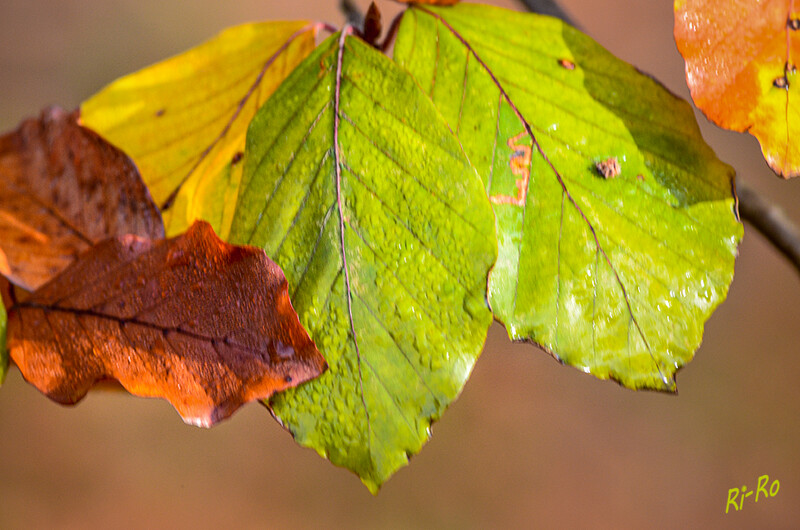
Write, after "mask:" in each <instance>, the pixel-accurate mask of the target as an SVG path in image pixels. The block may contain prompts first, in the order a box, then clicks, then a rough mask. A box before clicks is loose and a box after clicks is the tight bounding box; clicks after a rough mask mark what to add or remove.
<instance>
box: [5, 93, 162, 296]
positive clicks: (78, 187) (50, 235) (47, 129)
mask: <svg viewBox="0 0 800 530" xmlns="http://www.w3.org/2000/svg"><path fill="white" fill-rule="evenodd" d="M122 234H136V235H139V236H143V237H150V238H159V237H163V236H164V228H163V226H162V224H161V216H160V214H159V213H158V209H157V208H156V206H155V204H154V203H153V201H152V199H151V198H150V194H149V193H148V191H147V189H146V188H145V186H144V184H143V183H142V181H141V178H140V177H139V174H138V172H137V171H136V167H135V166H134V165H133V164H132V163H131V161H130V159H128V157H127V156H125V154H124V153H122V152H120V151H119V150H118V149H116V148H114V147H113V146H111V145H110V144H108V143H107V142H105V141H104V140H103V139H102V138H100V137H99V136H97V135H96V134H95V133H93V132H92V131H90V130H88V129H85V128H83V127H81V126H80V125H78V124H77V122H76V119H75V116H74V114H70V113H67V112H65V111H64V110H62V109H59V108H56V107H52V108H49V109H46V110H44V111H43V112H42V115H41V117H40V118H39V119H33V118H32V119H28V120H25V121H24V122H23V123H22V124H21V125H20V126H19V128H18V129H17V130H15V131H13V132H10V133H8V134H6V135H4V136H2V137H0V274H2V275H4V276H6V277H7V278H8V279H9V280H10V281H12V282H13V283H15V284H17V285H19V286H21V287H23V288H25V289H27V290H33V289H36V288H37V287H39V286H41V285H43V284H44V283H46V282H47V281H48V280H49V279H50V278H52V277H53V276H55V275H56V274H57V273H58V272H59V271H61V270H63V269H64V268H65V267H66V266H67V265H69V264H70V263H72V261H73V260H74V259H75V258H76V256H77V255H78V254H80V253H81V252H83V251H85V250H87V249H88V248H89V247H90V246H91V245H92V244H94V243H97V242H99V241H101V240H103V239H106V238H107V237H111V236H114V235H122Z"/></svg>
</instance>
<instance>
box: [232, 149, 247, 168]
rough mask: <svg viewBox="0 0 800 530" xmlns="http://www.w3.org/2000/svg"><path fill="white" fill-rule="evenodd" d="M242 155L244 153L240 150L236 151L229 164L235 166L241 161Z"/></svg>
mask: <svg viewBox="0 0 800 530" xmlns="http://www.w3.org/2000/svg"><path fill="white" fill-rule="evenodd" d="M243 156H244V153H242V152H241V151H236V154H234V155H233V158H231V165H233V166H235V165H236V164H238V163H239V162H241V161H242V157H243Z"/></svg>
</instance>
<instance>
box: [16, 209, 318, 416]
mask: <svg viewBox="0 0 800 530" xmlns="http://www.w3.org/2000/svg"><path fill="white" fill-rule="evenodd" d="M8 349H9V352H10V355H11V358H12V359H13V360H14V362H15V363H16V365H17V366H18V367H19V369H20V371H21V372H22V375H23V377H25V379H26V380H27V381H29V382H30V383H31V384H33V385H34V386H36V387H37V388H38V389H39V390H40V391H41V392H43V393H44V394H45V395H47V396H48V397H49V398H51V399H53V400H55V401H57V402H59V403H64V404H71V403H75V402H77V401H78V400H80V399H81V398H83V396H84V395H85V394H86V393H87V392H88V390H89V389H90V387H91V386H92V385H93V384H95V383H96V382H98V381H102V380H105V379H115V380H118V381H119V382H120V383H121V384H122V386H124V387H125V388H126V389H127V390H128V391H129V392H131V393H132V394H135V395H139V396H158V397H163V398H165V399H167V400H168V401H169V402H170V403H171V404H172V405H173V406H174V407H175V408H176V409H177V411H178V413H179V414H180V415H181V416H182V417H183V419H184V421H186V422H187V423H191V424H195V425H199V426H210V425H212V424H214V423H216V422H218V421H220V420H222V419H224V418H227V417H228V416H230V415H231V414H232V413H233V412H234V411H235V410H236V409H237V408H238V407H239V406H240V405H242V404H243V403H246V402H248V401H252V400H254V399H264V398H267V397H269V396H271V395H272V394H273V393H274V392H279V391H281V390H284V389H286V388H289V387H292V386H295V385H298V384H300V383H302V382H304V381H307V380H308V379H311V378H313V377H316V376H317V375H319V374H320V372H321V371H322V370H324V368H325V361H324V360H323V358H322V357H321V355H320V354H319V352H318V351H317V349H316V347H315V346H314V343H313V342H312V341H311V339H310V338H309V337H308V334H307V333H306V332H305V330H304V329H303V328H302V326H300V323H299V322H298V319H297V315H296V313H295V312H294V310H293V309H292V305H291V303H290V301H289V297H288V294H287V290H286V280H285V278H284V276H283V274H282V272H281V271H280V269H279V268H278V266H277V265H275V264H274V263H273V262H272V261H270V260H269V259H268V258H267V257H266V255H265V254H264V252H263V251H261V250H260V249H255V248H252V247H236V246H233V245H228V244H227V243H225V242H223V241H221V240H220V239H218V238H217V237H216V236H215V235H214V233H213V231H212V229H211V227H210V225H208V224H207V223H203V222H198V223H196V224H195V225H193V226H192V227H191V228H190V229H189V231H188V232H187V233H186V234H184V235H182V236H179V237H176V238H173V239H168V240H164V239H162V240H159V241H151V240H147V239H143V238H139V237H136V236H130V235H128V236H121V237H117V238H113V239H109V240H106V241H104V242H102V243H100V244H98V245H97V246H95V247H93V248H92V249H91V250H90V251H89V252H87V253H86V254H84V255H83V256H82V257H81V258H80V259H79V260H78V261H77V262H75V263H74V264H73V265H71V266H70V267H69V268H68V269H67V270H65V271H64V272H63V273H62V274H60V275H59V276H58V277H56V278H55V279H54V280H53V281H51V282H50V283H48V284H46V285H45V286H44V287H42V288H40V289H39V290H37V291H36V292H34V293H33V294H32V295H31V296H30V297H28V298H25V299H23V300H21V301H18V302H16V303H15V304H14V305H12V306H11V307H10V308H9V310H8Z"/></svg>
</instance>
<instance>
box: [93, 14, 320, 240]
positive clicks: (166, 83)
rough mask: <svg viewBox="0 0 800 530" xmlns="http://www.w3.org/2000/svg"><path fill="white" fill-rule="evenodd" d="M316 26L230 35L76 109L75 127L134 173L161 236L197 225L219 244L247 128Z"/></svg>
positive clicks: (306, 49) (251, 27)
mask: <svg viewBox="0 0 800 530" xmlns="http://www.w3.org/2000/svg"><path fill="white" fill-rule="evenodd" d="M320 27H321V26H320V25H317V24H313V23H309V22H304V21H297V22H262V23H254V24H244V25H241V26H236V27H232V28H229V29H227V30H225V31H223V32H222V33H220V34H219V35H217V36H216V37H214V38H213V39H211V40H209V41H207V42H205V43H203V44H201V45H199V46H197V47H195V48H192V49H190V50H188V51H186V52H184V53H182V54H180V55H177V56H175V57H172V58H170V59H167V60H165V61H162V62H160V63H157V64H155V65H152V66H149V67H147V68H144V69H142V70H140V71H138V72H136V73H133V74H130V75H128V76H125V77H122V78H120V79H118V80H117V81H115V82H113V83H111V84H110V85H109V86H107V87H106V88H104V89H103V90H101V91H100V92H99V93H97V94H96V95H94V96H92V97H91V98H90V99H88V100H87V101H85V102H84V103H83V104H82V106H81V120H82V123H83V124H84V125H85V126H87V127H89V128H91V129H94V130H95V131H96V132H98V133H99V134H100V135H102V136H103V137H105V138H106V139H107V140H108V141H110V142H111V143H113V144H114V145H116V146H117V147H119V148H120V149H122V150H123V151H125V153H127V154H128V156H130V157H131V158H132V159H133V161H134V162H135V163H136V165H137V166H138V168H139V171H140V172H141V174H142V177H143V178H144V181H145V183H146V184H147V185H148V187H149V188H150V193H151V194H152V196H153V198H154V200H155V201H156V203H157V204H158V205H159V207H160V208H161V209H162V212H163V217H164V225H165V229H166V232H167V236H170V235H175V234H179V233H181V232H184V231H185V230H186V229H187V228H188V227H189V226H190V225H191V224H192V222H193V221H194V220H195V219H203V220H206V221H208V222H209V223H211V225H212V226H213V227H214V229H215V231H216V232H217V233H219V234H220V236H221V237H223V238H225V237H226V235H227V233H228V231H229V229H230V223H231V219H232V216H233V208H234V206H235V202H236V197H237V195H238V189H239V182H240V180H241V168H242V164H241V161H242V160H241V159H242V156H243V151H244V143H245V134H246V132H247V127H248V125H249V124H250V120H251V119H252V118H253V116H254V115H255V113H256V111H257V110H258V108H259V107H261V105H262V104H263V103H264V102H265V101H266V100H267V99H268V98H269V96H270V95H271V94H272V93H273V92H274V91H275V89H276V88H277V87H278V86H279V85H280V84H281V82H283V80H284V79H285V78H286V76H287V75H289V73H291V71H292V70H293V69H294V67H295V66H296V65H297V64H298V63H299V62H300V61H302V60H303V59H304V58H305V57H306V56H307V55H308V54H309V53H311V50H313V49H314V44H315V37H316V33H317V31H318V29H319V28H320Z"/></svg>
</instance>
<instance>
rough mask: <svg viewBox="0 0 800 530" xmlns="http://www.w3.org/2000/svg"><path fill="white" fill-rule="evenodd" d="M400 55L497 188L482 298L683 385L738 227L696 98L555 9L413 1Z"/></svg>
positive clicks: (574, 361)
mask: <svg viewBox="0 0 800 530" xmlns="http://www.w3.org/2000/svg"><path fill="white" fill-rule="evenodd" d="M395 58H396V60H397V61H398V63H399V64H400V65H401V66H403V67H404V68H406V69H408V70H409V71H410V72H411V73H412V75H414V76H415V78H416V79H417V81H418V82H419V84H420V85H421V86H422V87H423V89H424V90H426V91H427V92H428V93H429V94H430V97H431V98H432V99H433V101H434V103H435V104H436V105H437V107H438V108H439V110H440V111H441V112H442V114H443V115H444V116H445V118H446V120H447V121H448V123H449V124H450V126H451V128H452V129H453V130H454V131H456V132H457V133H458V136H459V138H460V140H461V142H462V144H463V146H464V148H465V150H466V152H467V154H468V156H469V158H470V160H471V161H472V163H473V164H474V165H475V166H476V167H477V168H478V171H479V173H480V174H481V175H482V177H483V179H484V182H485V185H486V189H487V192H488V193H489V195H490V197H491V199H492V201H493V202H494V210H495V213H496V215H497V229H498V239H499V247H500V251H499V257H498V262H497V265H496V266H495V268H494V269H493V271H492V274H491V278H490V283H489V293H490V298H489V301H490V304H491V306H492V308H493V310H494V314H495V316H496V317H497V318H498V319H499V320H500V321H502V322H503V323H504V324H505V325H506V327H507V329H508V333H509V335H510V337H511V338H513V339H515V340H530V341H534V342H536V343H538V344H539V345H541V346H542V347H543V348H544V349H546V350H547V351H549V352H551V353H552V355H553V356H554V357H556V358H557V359H559V360H561V361H562V362H565V363H567V364H570V365H573V366H576V367H578V368H580V369H581V370H583V371H585V372H590V373H592V374H594V375H595V376H597V377H599V378H603V379H605V378H613V379H615V380H617V381H619V382H620V383H622V384H623V385H625V386H628V387H630V388H637V389H638V388H653V389H660V390H673V389H674V387H675V383H674V373H675V371H676V370H677V369H678V368H680V367H681V366H683V365H684V364H685V363H686V362H688V361H689V360H690V359H691V357H692V355H693V353H694V351H695V349H696V348H697V347H698V345H699V344H700V340H701V337H702V330H703V323H704V322H705V320H706V319H707V318H708V317H709V315H710V314H711V312H712V310H713V309H714V307H716V305H717V304H719V303H720V302H721V301H722V300H723V299H724V297H725V295H726V293H727V290H728V286H729V284H730V282H731V279H732V275H733V262H734V257H735V255H736V248H737V244H738V242H739V240H740V238H741V234H742V227H741V224H740V223H739V222H738V221H737V219H736V215H735V212H734V198H733V194H732V185H733V184H732V179H733V171H732V170H731V168H730V167H728V166H726V165H724V164H722V163H721V162H719V160H717V159H716V157H715V156H714V154H713V153H712V151H711V150H710V149H709V148H708V146H706V144H705V143H704V142H703V140H702V138H701V136H700V133H699V131H698V128H697V124H696V122H695V121H694V117H693V115H692V111H691V109H690V108H689V106H688V105H687V104H686V103H685V102H683V101H681V100H679V99H677V98H676V97H674V96H673V95H671V94H670V93H668V92H667V91H666V90H665V89H664V88H663V87H662V86H661V85H659V84H658V83H657V82H655V81H653V80H652V79H651V78H649V77H647V76H644V75H642V74H640V73H639V72H637V71H636V70H635V69H633V68H632V67H631V66H629V65H627V64H625V63H623V62H622V61H620V60H618V59H616V58H614V57H613V56H612V55H610V54H609V53H608V52H607V51H605V50H604V49H603V48H601V47H600V46H599V45H597V44H596V43H595V42H594V41H593V40H591V39H590V38H588V37H586V36H585V35H583V34H582V33H580V32H578V31H577V30H575V29H573V28H571V27H569V26H567V25H565V24H564V23H562V22H561V21H559V20H557V19H553V18H550V17H544V16H537V15H529V14H521V13H516V12H511V11H507V10H503V9H498V8H491V7H486V6H478V5H469V4H459V5H458V6H455V7H453V8H422V7H414V8H412V9H410V10H409V11H408V12H406V14H405V15H404V17H403V21H402V24H401V26H400V29H399V32H398V36H397V42H396V45H395ZM492 76H494V78H492ZM501 89H502V91H501ZM531 133H532V134H533V136H535V138H536V143H534V142H532V140H531ZM544 155H546V156H544ZM518 198H520V199H521V200H520V202H519V205H518V204H516V203H515V202H516V199H518Z"/></svg>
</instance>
